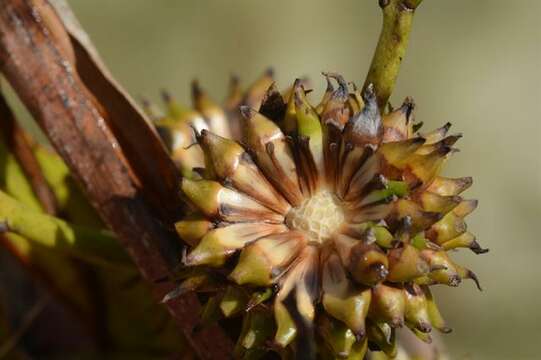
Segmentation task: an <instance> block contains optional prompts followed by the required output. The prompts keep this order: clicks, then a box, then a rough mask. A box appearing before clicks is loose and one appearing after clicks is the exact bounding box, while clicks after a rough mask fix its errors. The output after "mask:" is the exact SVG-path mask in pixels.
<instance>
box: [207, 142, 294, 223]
mask: <svg viewBox="0 0 541 360" xmlns="http://www.w3.org/2000/svg"><path fill="white" fill-rule="evenodd" d="M199 141H200V144H201V147H202V148H203V151H204V153H205V156H206V158H207V163H208V164H209V166H208V167H210V168H212V170H213V172H214V173H215V174H216V176H217V177H218V178H219V179H220V180H222V181H228V182H230V183H231V185H233V187H235V188H236V189H238V190H240V191H241V192H243V193H245V194H247V195H249V196H250V197H252V198H254V199H256V200H257V201H258V202H260V203H261V204H263V205H265V206H266V207H268V208H269V209H272V210H274V211H276V212H278V213H280V214H286V213H287V211H288V210H289V209H290V207H291V206H290V205H289V203H288V202H287V201H286V200H285V199H284V198H283V197H282V195H280V194H279V193H278V192H277V191H276V189H275V188H274V187H273V186H272V185H271V184H270V183H269V182H268V181H267V179H266V178H265V176H264V175H263V174H262V173H261V171H260V170H259V168H258V167H257V165H256V164H255V163H254V162H253V161H252V158H251V156H250V155H249V154H248V153H247V152H246V151H245V150H244V148H242V146H240V145H239V144H238V143H237V142H236V141H234V140H229V139H225V138H223V137H221V136H218V135H214V134H212V133H211V132H208V131H203V132H201V136H200V140H199Z"/></svg>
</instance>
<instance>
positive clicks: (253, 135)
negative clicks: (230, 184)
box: [241, 107, 303, 206]
mask: <svg viewBox="0 0 541 360" xmlns="http://www.w3.org/2000/svg"><path fill="white" fill-rule="evenodd" d="M241 113H242V115H243V116H244V118H245V119H246V121H245V132H244V140H243V141H244V143H245V144H246V145H247V146H248V149H249V151H250V152H251V153H252V154H253V156H254V160H255V161H256V162H257V164H258V166H259V168H260V169H261V170H262V171H263V173H264V174H265V176H266V177H267V179H269V180H270V182H271V183H272V184H273V185H274V187H275V188H276V189H278V190H279V191H280V192H281V193H282V195H284V197H285V198H286V199H287V200H288V201H289V203H290V204H291V205H293V206H298V205H300V203H301V202H302V199H303V196H302V193H301V191H300V188H299V179H298V176H297V170H296V165H295V162H294V159H293V153H292V152H291V149H290V147H289V145H288V143H287V141H286V138H285V136H284V134H283V133H282V131H281V130H280V128H279V127H278V126H276V124H274V123H273V122H272V121H271V120H269V119H267V118H265V117H264V116H263V115H261V114H259V113H258V112H256V111H255V110H253V109H251V108H248V107H241Z"/></svg>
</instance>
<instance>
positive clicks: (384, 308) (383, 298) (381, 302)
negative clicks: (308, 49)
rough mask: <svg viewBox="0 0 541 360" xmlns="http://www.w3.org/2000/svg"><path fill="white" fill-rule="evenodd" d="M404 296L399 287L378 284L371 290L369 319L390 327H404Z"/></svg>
mask: <svg viewBox="0 0 541 360" xmlns="http://www.w3.org/2000/svg"><path fill="white" fill-rule="evenodd" d="M405 311H406V296H405V293H404V290H403V289H402V288H401V287H394V286H391V285H385V284H378V285H376V286H375V287H374V288H372V302H371V303H370V313H369V317H370V319H373V320H375V321H378V322H386V323H389V324H390V325H391V326H392V327H401V326H402V325H404V312H405Z"/></svg>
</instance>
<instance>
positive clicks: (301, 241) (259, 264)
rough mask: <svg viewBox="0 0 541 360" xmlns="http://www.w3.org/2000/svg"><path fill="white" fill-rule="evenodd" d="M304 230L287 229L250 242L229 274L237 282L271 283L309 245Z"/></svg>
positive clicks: (262, 284)
mask: <svg viewBox="0 0 541 360" xmlns="http://www.w3.org/2000/svg"><path fill="white" fill-rule="evenodd" d="M306 243H307V238H306V237H305V236H304V234H303V233H302V232H299V231H288V232H285V233H282V234H274V235H269V236H267V237H264V238H261V239H258V240H257V241H255V242H253V243H251V244H249V245H247V246H246V247H245V248H244V249H243V250H242V252H241V254H240V259H239V262H238V263H237V266H236V267H235V269H233V272H232V273H231V274H230V275H229V276H230V278H231V279H233V280H234V281H235V282H236V283H237V284H239V285H244V284H251V285H256V286H269V285H271V284H273V283H274V282H275V281H276V279H277V278H278V277H279V276H280V275H282V273H283V272H284V271H285V270H286V269H287V267H288V265H289V264H290V263H291V262H292V261H293V260H294V259H295V258H296V257H297V255H298V254H299V252H300V251H301V249H302V248H303V247H304V246H305V245H306Z"/></svg>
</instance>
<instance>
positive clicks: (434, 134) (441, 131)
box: [423, 123, 451, 144]
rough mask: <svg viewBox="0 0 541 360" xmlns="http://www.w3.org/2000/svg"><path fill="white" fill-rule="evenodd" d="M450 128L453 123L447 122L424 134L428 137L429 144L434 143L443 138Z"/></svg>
mask: <svg viewBox="0 0 541 360" xmlns="http://www.w3.org/2000/svg"><path fill="white" fill-rule="evenodd" d="M450 128H451V123H446V124H445V125H443V126H442V127H440V128H438V129H436V130H434V131H431V132H428V133H426V134H423V137H424V138H425V139H426V143H427V144H434V143H436V142H438V141H440V140H441V139H443V138H444V137H445V135H446V134H447V132H448V131H449V129H450Z"/></svg>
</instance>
